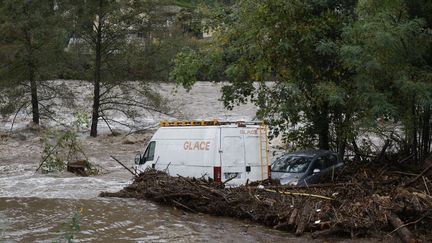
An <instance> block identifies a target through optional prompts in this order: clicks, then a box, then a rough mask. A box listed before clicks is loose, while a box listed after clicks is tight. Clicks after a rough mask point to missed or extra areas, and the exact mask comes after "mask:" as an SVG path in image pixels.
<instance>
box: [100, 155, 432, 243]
mask: <svg viewBox="0 0 432 243" xmlns="http://www.w3.org/2000/svg"><path fill="white" fill-rule="evenodd" d="M405 171H406V170H405ZM418 175H421V176H425V177H426V178H431V177H429V176H428V174H427V173H426V172H422V171H418V172H417V171H412V173H408V172H406V173H403V174H400V173H397V171H395V170H394V168H392V167H391V166H388V165H384V166H383V165H380V166H378V165H364V164H355V163H351V164H349V165H347V166H345V167H344V168H342V169H341V170H340V171H339V172H338V173H337V174H336V176H335V180H334V181H324V182H323V183H322V184H319V185H309V186H308V187H288V186H280V185H271V184H270V183H268V182H267V183H266V184H262V185H259V184H258V185H257V184H256V183H250V184H247V185H244V186H240V187H236V188H227V187H225V185H224V184H220V183H216V182H214V181H212V180H211V179H204V178H185V177H181V176H178V177H171V176H169V175H168V174H167V173H166V172H163V171H156V170H147V171H145V172H144V173H142V174H141V175H140V176H139V177H137V178H136V179H135V181H134V182H133V183H132V184H131V185H129V186H127V187H125V188H124V189H122V190H121V191H119V192H116V193H109V192H103V193H101V194H100V196H103V197H122V198H137V199H147V200H152V201H154V202H157V203H160V204H162V205H168V206H174V207H177V208H180V209H182V210H185V211H189V212H194V213H206V214H211V215H217V216H228V217H234V218H239V219H248V220H251V221H254V222H257V223H260V224H263V225H266V226H269V227H273V228H275V229H278V230H283V231H288V232H292V233H295V234H296V235H297V236H300V235H302V234H303V233H305V232H312V236H313V237H322V236H332V237H334V236H341V237H381V238H385V237H389V236H395V235H397V236H399V238H400V239H401V241H402V242H420V241H426V242H427V241H431V240H432V229H431V228H430V225H431V224H432V196H431V195H429V193H428V192H427V190H426V188H427V187H430V188H432V184H431V181H430V180H429V179H426V180H420V179H417V180H415V181H413V179H415V178H416V177H417V176H418Z"/></svg>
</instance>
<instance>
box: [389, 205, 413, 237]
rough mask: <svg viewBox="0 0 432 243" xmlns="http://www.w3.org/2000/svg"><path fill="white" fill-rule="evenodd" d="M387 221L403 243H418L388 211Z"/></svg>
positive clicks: (399, 220) (395, 216) (404, 226)
mask: <svg viewBox="0 0 432 243" xmlns="http://www.w3.org/2000/svg"><path fill="white" fill-rule="evenodd" d="M386 216H387V219H388V221H389V223H390V224H391V225H392V226H393V227H394V228H395V231H396V232H397V233H398V235H399V238H400V239H401V241H402V242H404V243H413V242H418V241H417V240H416V239H415V237H414V235H413V234H412V233H411V231H410V230H409V229H408V228H407V227H406V225H405V224H404V223H403V221H402V220H401V219H400V218H399V217H398V216H397V215H396V214H394V213H392V212H390V211H388V212H386Z"/></svg>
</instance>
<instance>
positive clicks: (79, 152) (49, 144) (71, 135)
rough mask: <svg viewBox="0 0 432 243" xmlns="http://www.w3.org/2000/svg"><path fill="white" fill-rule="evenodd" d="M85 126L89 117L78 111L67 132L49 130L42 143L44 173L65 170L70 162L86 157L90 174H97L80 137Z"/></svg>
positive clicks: (86, 164)
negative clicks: (80, 132)
mask: <svg viewBox="0 0 432 243" xmlns="http://www.w3.org/2000/svg"><path fill="white" fill-rule="evenodd" d="M83 126H85V127H87V126H88V117H87V116H86V115H85V114H84V113H76V114H75V121H74V122H73V123H72V125H71V127H69V128H68V129H67V130H66V131H65V132H60V131H50V130H47V133H46V134H45V136H44V139H43V143H42V160H43V165H42V167H41V169H42V172H43V173H49V172H55V171H63V170H64V169H65V168H66V166H67V164H68V163H70V162H75V161H77V160H82V159H83V158H84V161H85V166H86V168H87V171H88V174H97V172H98V171H97V169H96V168H94V166H93V165H92V164H91V162H89V160H88V158H87V156H86V154H85V153H84V149H83V146H82V144H81V142H80V141H79V139H78V132H79V131H80V129H81V128H82V127H83Z"/></svg>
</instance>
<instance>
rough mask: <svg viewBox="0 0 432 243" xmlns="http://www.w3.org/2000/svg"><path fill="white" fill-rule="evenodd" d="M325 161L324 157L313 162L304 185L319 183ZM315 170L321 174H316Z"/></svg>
mask: <svg viewBox="0 0 432 243" xmlns="http://www.w3.org/2000/svg"><path fill="white" fill-rule="evenodd" d="M324 161H325V160H324V156H318V157H316V158H315V159H314V160H313V161H312V163H311V165H310V167H309V169H308V170H307V172H306V175H305V178H304V179H303V180H302V184H303V185H305V184H315V183H318V182H319V180H320V177H321V171H322V169H323V168H324ZM315 169H319V170H320V172H319V173H314V172H313V171H314V170H315Z"/></svg>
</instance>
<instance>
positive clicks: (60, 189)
mask: <svg viewBox="0 0 432 243" xmlns="http://www.w3.org/2000/svg"><path fill="white" fill-rule="evenodd" d="M82 139H83V140H82V141H83V144H84V147H85V149H86V152H87V154H89V155H90V156H89V159H90V160H91V161H93V163H94V164H96V165H97V166H98V168H99V169H100V172H101V173H100V175H97V176H92V177H78V176H75V175H73V174H71V173H68V172H61V173H51V174H42V173H39V172H35V170H36V168H37V167H38V163H39V162H40V159H41V151H40V143H41V140H40V136H39V135H38V134H37V133H35V132H21V133H20V134H17V135H11V136H3V137H2V141H1V143H0V149H1V150H0V158H1V160H0V242H52V241H54V240H58V239H61V238H62V237H64V236H65V233H66V232H67V231H68V230H69V229H70V228H71V227H72V226H71V223H70V222H71V219H72V217H73V215H74V214H76V213H77V212H81V219H80V220H79V221H78V225H79V226H80V230H79V231H78V233H75V234H74V238H75V239H76V240H77V241H83V242H88V241H101V242H122V241H135V242H192V241H193V242H238V241H248V242H254V241H255V242H269V241H277V242H280V241H286V240H288V239H291V240H290V241H291V242H296V241H297V242H301V240H300V239H297V238H295V237H293V236H292V235H290V234H286V233H283V232H280V231H276V230H272V229H269V228H266V227H263V226H259V225H255V224H249V223H248V222H246V221H239V220H235V219H229V218H222V217H212V216H208V215H201V214H191V213H185V212H183V211H181V210H177V209H175V208H168V207H162V206H159V205H155V204H153V203H151V202H148V201H144V200H140V201H138V200H135V199H117V198H99V197H98V194H99V193H100V192H101V191H118V190H120V189H121V188H123V187H124V186H126V185H128V184H129V183H130V182H131V178H132V176H131V175H130V174H129V173H128V172H127V171H126V170H124V169H122V167H121V166H120V165H118V164H117V163H116V162H115V161H113V160H112V159H110V157H109V156H110V155H114V156H116V157H117V158H118V159H119V160H121V161H124V162H125V163H129V165H131V163H132V160H133V158H134V155H135V153H136V152H139V151H140V150H142V148H143V147H144V146H145V144H146V141H147V140H148V136H147V135H140V136H135V137H130V136H128V137H122V136H119V137H112V136H107V135H105V136H104V135H101V136H100V137H98V138H96V139H94V138H88V137H86V136H83V138H82Z"/></svg>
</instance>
